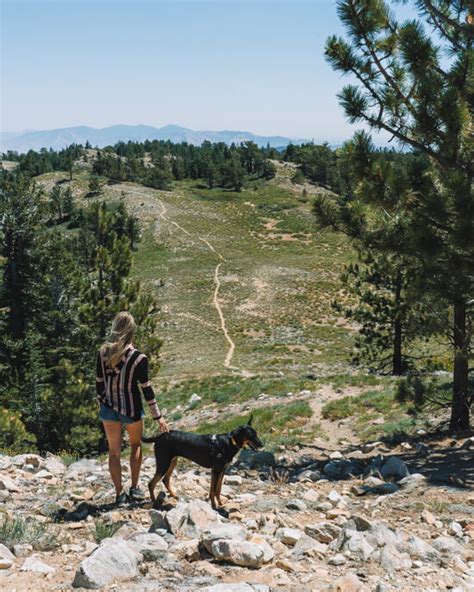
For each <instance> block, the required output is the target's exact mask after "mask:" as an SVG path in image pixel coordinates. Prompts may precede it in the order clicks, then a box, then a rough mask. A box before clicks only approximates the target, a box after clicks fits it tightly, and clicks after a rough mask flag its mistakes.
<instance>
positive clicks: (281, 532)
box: [275, 527, 303, 547]
mask: <svg viewBox="0 0 474 592" xmlns="http://www.w3.org/2000/svg"><path fill="white" fill-rule="evenodd" d="M275 536H276V538H277V539H279V540H280V541H281V542H282V543H285V545H288V546H290V547H293V545H296V543H297V542H298V541H299V539H300V538H301V537H302V536H303V532H302V531H301V530H299V529H298V528H286V527H283V528H279V529H278V530H277V531H276V533H275Z"/></svg>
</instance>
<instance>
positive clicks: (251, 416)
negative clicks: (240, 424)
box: [247, 413, 253, 426]
mask: <svg viewBox="0 0 474 592" xmlns="http://www.w3.org/2000/svg"><path fill="white" fill-rule="evenodd" d="M252 419H253V413H251V414H250V417H249V420H248V422H247V425H249V426H251V425H252Z"/></svg>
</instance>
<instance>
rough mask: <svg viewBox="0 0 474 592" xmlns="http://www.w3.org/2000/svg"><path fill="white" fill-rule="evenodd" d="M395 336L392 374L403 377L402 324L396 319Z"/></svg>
mask: <svg viewBox="0 0 474 592" xmlns="http://www.w3.org/2000/svg"><path fill="white" fill-rule="evenodd" d="M394 330H395V334H394V338H393V361H392V374H393V375H394V376H401V375H402V374H403V360H402V322H401V321H400V319H398V318H397V319H395V327H394Z"/></svg>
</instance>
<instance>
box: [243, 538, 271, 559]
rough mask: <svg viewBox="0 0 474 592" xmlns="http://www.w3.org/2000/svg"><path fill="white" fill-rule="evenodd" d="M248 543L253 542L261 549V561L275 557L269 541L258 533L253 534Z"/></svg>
mask: <svg viewBox="0 0 474 592" xmlns="http://www.w3.org/2000/svg"><path fill="white" fill-rule="evenodd" d="M249 543H254V544H255V545H258V546H259V547H261V549H262V551H263V563H269V562H270V561H272V559H273V558H274V557H275V552H274V551H273V549H272V547H271V546H270V545H269V543H268V542H267V541H266V540H265V539H264V538H263V537H262V536H260V535H259V534H254V535H253V536H252V537H251V538H250V539H249Z"/></svg>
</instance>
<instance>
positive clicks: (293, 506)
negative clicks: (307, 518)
mask: <svg viewBox="0 0 474 592" xmlns="http://www.w3.org/2000/svg"><path fill="white" fill-rule="evenodd" d="M286 507H287V508H288V509H289V510H299V511H300V512H303V511H304V510H306V509H307V507H308V506H307V505H306V504H305V503H304V502H303V501H302V500H299V499H294V500H290V501H289V502H288V503H287V504H286Z"/></svg>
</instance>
